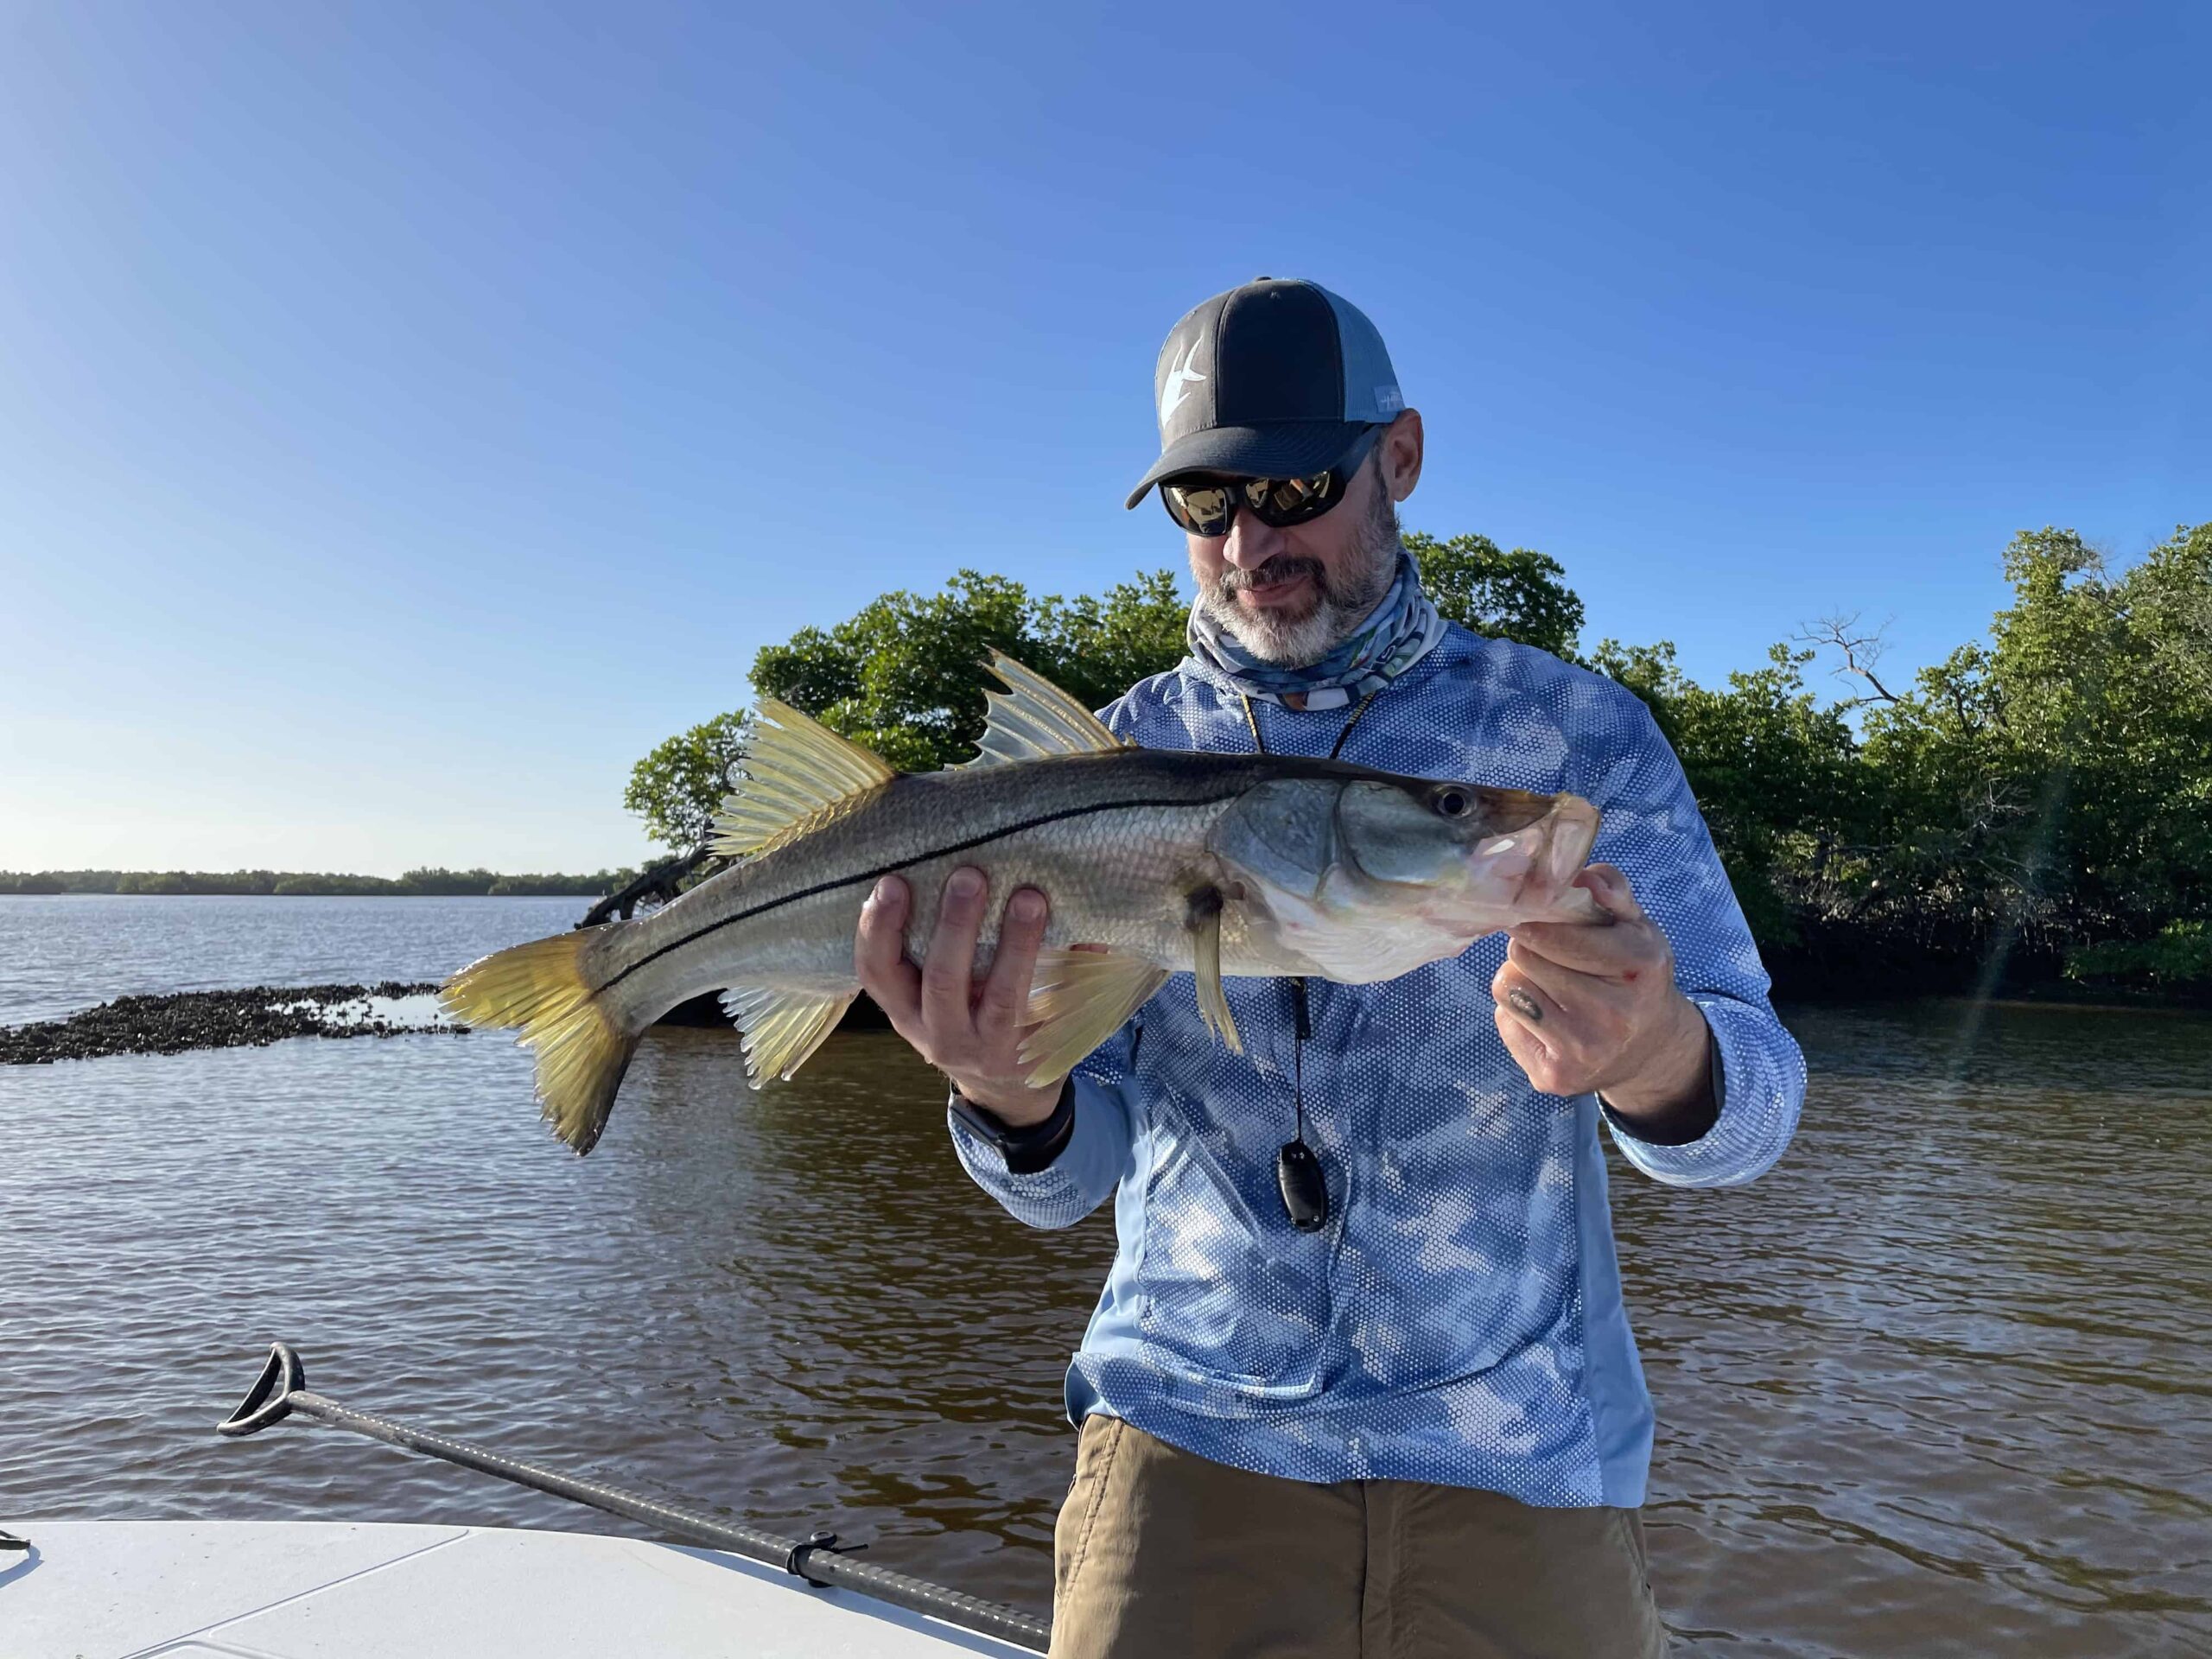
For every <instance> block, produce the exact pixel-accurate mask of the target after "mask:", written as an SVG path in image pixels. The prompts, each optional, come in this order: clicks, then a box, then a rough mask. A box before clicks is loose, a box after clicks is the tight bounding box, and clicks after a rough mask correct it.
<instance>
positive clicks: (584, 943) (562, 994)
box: [438, 929, 639, 1154]
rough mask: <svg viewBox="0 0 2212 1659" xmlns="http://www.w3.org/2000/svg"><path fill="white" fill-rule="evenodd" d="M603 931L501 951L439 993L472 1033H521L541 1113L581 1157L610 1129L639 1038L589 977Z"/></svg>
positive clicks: (558, 935) (443, 1003) (464, 971)
mask: <svg viewBox="0 0 2212 1659" xmlns="http://www.w3.org/2000/svg"><path fill="white" fill-rule="evenodd" d="M596 932H597V930H596V929H593V930H588V931H576V932H574V933H556V935H554V936H553V937H552V938H550V939H538V940H536V941H534V942H532V943H531V944H518V945H516V946H515V947H513V948H512V950H501V951H499V952H497V953H495V954H493V955H492V956H488V957H484V958H483V959H482V960H481V961H479V962H473V963H470V964H469V965H468V966H467V967H466V968H464V969H461V971H460V972H459V973H457V974H455V975H454V976H453V977H452V978H451V979H449V980H448V981H447V982H445V984H444V986H443V987H442V988H441V989H440V990H439V992H438V1001H439V1003H440V1005H441V1006H442V1007H444V1009H445V1011H446V1012H447V1013H448V1014H451V1015H452V1016H453V1017H454V1019H455V1020H459V1021H461V1024H463V1025H465V1026H473V1027H505V1028H508V1029H516V1028H519V1029H520V1031H521V1032H522V1035H521V1036H520V1037H519V1038H518V1039H516V1040H517V1041H518V1043H520V1044H521V1046H523V1047H524V1048H527V1049H529V1050H530V1051H531V1052H532V1053H533V1054H535V1055H536V1056H537V1103H538V1107H539V1109H541V1110H542V1111H543V1113H544V1115H545V1121H546V1122H549V1123H550V1124H551V1125H552V1126H553V1131H554V1133H555V1134H556V1135H559V1136H560V1137H561V1139H562V1140H563V1141H567V1142H568V1143H569V1145H570V1146H572V1147H575V1149H576V1151H577V1153H578V1154H583V1153H587V1152H589V1151H590V1150H591V1149H592V1147H593V1146H594V1143H596V1142H597V1141H598V1140H599V1136H600V1131H601V1130H602V1129H604V1128H606V1127H607V1114H608V1113H609V1112H611V1111H613V1109H614V1093H615V1090H618V1089H619V1088H620V1087H621V1085H622V1074H623V1072H625V1071H627V1070H628V1069H629V1066H630V1056H631V1055H632V1053H633V1052H635V1051H636V1049H637V1046H638V1038H639V1033H637V1032H634V1031H632V1030H630V1029H628V1028H627V1027H626V1026H625V1025H624V1024H623V1023H622V1020H621V1018H620V1014H619V1012H618V1010H617V1009H616V1008H615V1007H613V1005H612V1003H611V1002H610V1001H609V999H608V998H607V997H606V996H605V995H602V994H601V993H598V992H595V991H594V989H593V988H592V984H591V981H590V979H589V977H588V976H587V974H586V972H585V953H586V951H587V950H588V948H589V946H590V944H591V943H592V940H593V938H594V935H595V934H596Z"/></svg>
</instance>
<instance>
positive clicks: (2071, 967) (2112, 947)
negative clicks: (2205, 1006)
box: [2066, 921, 2212, 990]
mask: <svg viewBox="0 0 2212 1659" xmlns="http://www.w3.org/2000/svg"><path fill="white" fill-rule="evenodd" d="M2066 977H2067V978H2069V979H2071V980H2075V981H2079V982H2083V983H2091V984H2093V983H2095V982H2099V981H2110V982H2118V983H2120V984H2136V985H2141V984H2148V985H2152V986H2155V987H2157V988H2158V989H2160V990H2177V989H2179V988H2182V987H2183V986H2203V987H2208V988H2212V924H2207V923H2204V922H2202V921H2190V922H2169V923H2168V924H2167V925H2165V926H2164V928H2162V929H2160V930H2159V932H2158V938H2154V939H2145V940H2141V941H2139V942H2137V943H2133V944H2119V943H2114V944H2089V945H2082V946H2081V947H2079V948H2077V949H2075V950H2069V951H2068V952H2067V954H2066Z"/></svg>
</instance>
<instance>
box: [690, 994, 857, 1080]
mask: <svg viewBox="0 0 2212 1659" xmlns="http://www.w3.org/2000/svg"><path fill="white" fill-rule="evenodd" d="M858 995H860V993H859V992H858V991H847V992H844V993H843V994H842V995H840V994H839V993H837V992H835V991H828V992H823V991H807V990H792V989H790V988H786V987H781V986H773V985H734V986H732V987H731V988H729V989H728V990H726V991H724V992H723V993H722V1012H723V1013H724V1014H728V1015H729V1017H730V1022H731V1023H732V1024H733V1025H734V1026H735V1027H737V1028H738V1030H739V1031H740V1032H741V1033H742V1034H743V1036H744V1039H745V1071H746V1075H747V1077H750V1078H751V1079H752V1082H753V1087H754V1088H755V1089H758V1088H759V1087H760V1085H761V1084H764V1083H766V1082H767V1081H768V1079H769V1078H771V1077H789V1076H791V1073H792V1072H794V1071H798V1069H799V1067H801V1066H802V1065H805V1064H806V1059H807V1056H809V1055H810V1054H811V1053H813V1052H814V1051H815V1050H816V1049H817V1048H819V1047H821V1046H822V1045H823V1042H824V1041H825V1040H826V1039H828V1037H829V1033H831V1032H833V1031H835V1030H836V1028H837V1021H838V1020H840V1019H842V1018H843V1016H844V1013H845V1010H846V1009H847V1008H849V1007H851V1006H852V1002H853V999H854V998H855V996H858Z"/></svg>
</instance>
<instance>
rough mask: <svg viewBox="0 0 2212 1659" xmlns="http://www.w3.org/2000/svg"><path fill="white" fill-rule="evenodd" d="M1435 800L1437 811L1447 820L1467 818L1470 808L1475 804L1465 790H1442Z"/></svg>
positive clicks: (1437, 793) (1437, 792) (1438, 792)
mask: <svg viewBox="0 0 2212 1659" xmlns="http://www.w3.org/2000/svg"><path fill="white" fill-rule="evenodd" d="M1433 800H1434V803H1435V806H1436V810H1438V811H1439V812H1441V813H1442V814H1443V815H1444V816H1445V817H1447V818H1464V817H1466V816H1467V809H1468V807H1469V806H1471V804H1473V803H1471V801H1469V800H1468V798H1467V791H1465V790H1464V789H1440V790H1438V791H1436V794H1435V796H1434V797H1433Z"/></svg>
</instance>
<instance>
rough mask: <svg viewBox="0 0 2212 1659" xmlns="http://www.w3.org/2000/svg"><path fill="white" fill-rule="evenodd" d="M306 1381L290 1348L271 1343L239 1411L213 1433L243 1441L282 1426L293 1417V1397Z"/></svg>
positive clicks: (225, 1419)
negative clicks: (271, 1428) (275, 1424)
mask: <svg viewBox="0 0 2212 1659" xmlns="http://www.w3.org/2000/svg"><path fill="white" fill-rule="evenodd" d="M307 1381H308V1372H307V1367H306V1366H304V1365H302V1364H301V1363H300V1357H299V1355H298V1354H297V1353H296V1352H295V1351H293V1348H292V1344H290V1343H289V1342H272V1343H270V1344H269V1360H268V1363H266V1364H264V1366H263V1367H262V1368H261V1375H260V1376H257V1377H256V1378H255V1379H254V1381H253V1386H252V1387H251V1388H250V1389H247V1390H246V1391H245V1399H243V1400H241V1401H239V1402H238V1409H237V1410H236V1411H234V1412H232V1414H230V1415H229V1416H227V1417H226V1418H224V1419H223V1421H221V1422H219V1423H218V1424H216V1425H215V1432H216V1433H218V1434H228V1435H231V1436H232V1437H233V1438H234V1439H243V1438H244V1437H245V1436H246V1435H248V1434H258V1433H261V1431H262V1430H263V1429H264V1428H266V1427H269V1426H270V1424H271V1423H281V1422H283V1421H284V1420H285V1419H286V1418H287V1417H289V1416H290V1415H291V1414H292V1395H294V1394H295V1393H296V1392H297V1391H298V1390H300V1389H303V1388H305V1387H306V1386H307Z"/></svg>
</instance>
